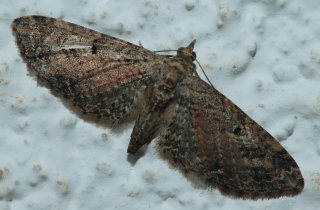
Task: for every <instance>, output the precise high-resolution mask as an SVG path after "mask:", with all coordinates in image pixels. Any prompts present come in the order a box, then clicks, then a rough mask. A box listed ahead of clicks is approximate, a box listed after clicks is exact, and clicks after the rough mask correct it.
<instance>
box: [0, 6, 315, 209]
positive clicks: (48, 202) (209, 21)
mask: <svg viewBox="0 0 320 210" xmlns="http://www.w3.org/2000/svg"><path fill="white" fill-rule="evenodd" d="M319 11H320V4H319V1H318V0H305V1H301V0H261V1H258V0H251V1H250V0H242V1H241V0H238V1H211V0H203V1H200V0H198V1H197V0H193V1H192V0H189V1H170V0H161V1H142V0H136V1H132V0H123V1H116V0H110V1H108V0H99V1H98V0H95V1H89V0H70V1H67V0H56V1H51V0H33V1H22V0H20V1H17V0H16V1H12V0H0V210H9V209H12V210H23V209H26V210H42V209H46V210H51V209H52V210H58V209H64V210H100V209H101V210H102V209H120V210H122V209H123V210H124V209H126V210H127V209H137V210H143V209H153V210H157V209H166V210H171V209H174V210H180V209H183V210H193V209H199V210H209V209H210V210H212V209H220V210H233V209H286V210H290V209H303V210H309V209H310V210H314V209H317V208H319V206H320V12H319ZM31 14H39V15H45V16H51V17H56V18H63V19H64V20H67V21H70V22H74V23H77V24H80V25H83V26H86V27H89V28H91V29H94V30H97V31H100V32H103V33H106V34H109V35H112V36H115V37H118V38H121V39H124V40H127V41H130V42H132V43H135V44H138V42H139V41H141V42H142V44H143V46H144V47H145V48H147V49H151V50H161V49H176V48H178V47H180V46H186V45H187V44H189V43H190V41H191V40H192V39H197V44H196V47H195V50H196V52H197V55H198V60H199V61H200V62H201V63H202V65H203V66H204V67H205V69H206V72H207V74H208V76H209V77H210V79H211V81H212V83H213V84H214V85H215V87H216V88H217V89H218V90H219V91H221V92H222V93H223V94H224V95H226V96H227V97H228V98H230V99H231V100H232V101H234V103H235V104H237V105H238V106H239V107H241V108H242V109H243V110H244V111H245V112H246V113H247V114H248V115H249V116H251V117H252V118H253V119H254V120H256V121H257V122H258V123H259V124H261V125H262V126H263V127H264V128H265V129H266V130H268V131H269V132H270V133H271V134H272V135H273V136H275V137H276V138H277V139H278V140H279V141H280V142H281V144H282V145H283V146H284V147H285V148H286V149H287V150H288V152H289V153H290V154H291V155H292V156H293V157H294V159H295V160H296V162H297V163H298V165H299V166H300V168H301V171H302V173H303V175H304V178H305V189H304V191H303V192H302V194H300V195H299V196H296V197H293V198H280V199H274V200H263V201H261V200H258V201H246V200H234V199H231V198H229V197H225V196H222V195H221V194H220V192H219V191H217V190H203V189H196V188H195V187H193V186H192V184H191V183H190V182H189V181H188V180H187V179H186V178H185V177H184V176H182V175H181V174H180V173H179V172H178V171H176V170H174V169H172V168H170V167H169V166H168V165H167V164H166V162H165V161H163V160H161V159H159V158H158V156H157V152H156V150H155V148H154V147H153V145H150V146H149V147H148V149H147V152H146V154H145V155H144V156H142V157H141V158H140V159H139V160H138V161H137V163H136V164H135V165H132V164H130V162H129V161H128V160H127V154H126V149H127V145H128V142H129V139H130V133H131V130H132V126H131V127H129V128H128V129H124V130H123V131H121V132H120V133H117V134H116V133H112V132H111V131H110V130H109V129H106V128H97V127H95V126H94V125H92V124H90V123H87V122H84V121H82V120H81V119H79V118H78V117H77V116H76V115H74V114H72V113H71V112H70V111H69V110H67V109H66V108H65V107H64V106H63V105H62V103H61V102H60V101H59V99H57V98H55V97H54V96H52V95H51V94H50V92H49V91H48V90H47V89H45V88H43V87H38V86H37V83H36V81H35V80H34V79H32V78H31V77H29V76H27V71H26V66H25V64H24V63H22V60H21V58H20V57H19V54H18V51H17V47H16V45H15V43H14V39H13V36H12V33H11V28H10V24H11V22H12V20H13V19H15V18H17V17H20V16H24V15H31ZM255 50H256V55H255V57H254V58H252V56H251V54H252V52H254V51H255ZM250 53H251V54H250ZM200 74H201V73H200ZM201 75H202V74H201Z"/></svg>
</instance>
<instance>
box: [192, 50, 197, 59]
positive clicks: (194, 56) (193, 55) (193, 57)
mask: <svg viewBox="0 0 320 210" xmlns="http://www.w3.org/2000/svg"><path fill="white" fill-rule="evenodd" d="M195 59H197V54H196V53H195V52H192V60H193V61H194V60H195Z"/></svg>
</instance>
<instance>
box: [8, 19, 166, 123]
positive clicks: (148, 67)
mask: <svg viewBox="0 0 320 210" xmlns="http://www.w3.org/2000/svg"><path fill="white" fill-rule="evenodd" d="M12 29H13V33H14V35H15V37H16V41H17V44H18V47H19V50H20V54H21V56H22V57H23V60H24V61H25V62H26V63H27V66H28V69H29V71H30V72H31V73H33V74H35V75H36V77H37V79H38V81H39V82H40V84H42V85H45V86H47V87H49V88H50V89H51V90H52V91H53V92H54V93H55V94H56V95H58V96H62V97H63V98H65V99H66V100H65V101H66V102H67V104H68V103H70V104H73V105H75V106H74V108H75V109H76V110H75V111H76V112H78V113H79V112H80V113H84V114H87V115H89V116H95V117H98V118H101V117H102V118H103V119H104V120H106V121H108V120H110V121H111V122H112V123H115V122H121V121H123V120H125V119H126V118H128V117H129V116H130V113H132V110H133V108H134V107H135V105H136V103H137V101H139V100H137V97H138V95H139V91H140V92H141V91H143V88H144V87H145V86H148V85H150V84H152V83H153V82H154V80H157V77H158V75H159V71H160V69H161V65H162V63H163V57H161V56H159V55H156V54H154V53H153V52H151V51H149V50H146V49H144V48H142V47H139V46H136V45H133V44H131V43H129V42H126V41H123V40H119V39H116V38H114V37H111V36H108V35H105V34H102V33H99V32H96V31H93V30H90V29H87V28H84V27H81V26H79V25H76V24H72V23H68V22H65V21H62V20H57V19H54V18H49V17H42V16H26V17H21V18H18V19H16V20H14V21H13V23H12Z"/></svg>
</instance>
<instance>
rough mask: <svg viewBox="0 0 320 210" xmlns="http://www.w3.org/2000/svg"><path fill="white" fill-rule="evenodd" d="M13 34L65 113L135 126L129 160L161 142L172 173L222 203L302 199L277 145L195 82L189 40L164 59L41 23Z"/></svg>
mask: <svg viewBox="0 0 320 210" xmlns="http://www.w3.org/2000/svg"><path fill="white" fill-rule="evenodd" d="M12 30H13V33H14V36H15V37H16V41H17V45H18V47H19V50H20V54H21V56H22V58H23V60H24V61H25V62H26V64H27V66H28V70H29V71H30V72H31V73H32V74H34V75H35V76H36V78H37V80H38V82H40V83H41V84H42V85H45V86H46V87H48V88H50V89H51V90H52V92H53V93H54V94H55V95H57V96H58V97H61V98H62V99H64V101H66V102H67V105H70V107H71V108H72V109H73V111H75V112H76V113H78V114H79V115H80V116H82V117H83V116H86V117H88V118H91V119H94V121H96V122H98V121H99V122H102V123H106V124H107V125H109V126H113V125H121V124H123V123H125V122H128V121H135V125H134V129H133V132H132V134H131V140H130V144H129V146H128V153H130V154H135V153H136V152H137V151H138V150H139V148H141V147H142V146H143V145H145V144H149V143H150V142H151V141H152V140H153V139H154V138H155V137H159V139H158V150H159V151H160V154H161V155H162V156H163V157H164V158H165V159H167V160H168V161H169V162H170V163H171V164H172V165H173V166H174V167H177V168H178V169H180V170H181V171H182V172H183V173H184V174H186V175H188V176H189V175H191V176H194V177H196V178H198V179H200V180H201V181H202V182H203V183H204V184H205V185H206V186H208V187H210V188H218V189H219V190H220V191H221V192H222V193H224V194H226V195H229V196H232V197H236V198H243V199H265V198H278V197H280V196H294V195H297V194H298V193H300V192H301V191H302V190H303V187H304V180H303V177H302V175H301V172H300V169H299V167H298V165H297V163H296V162H295V161H294V159H293V158H292V157H291V156H290V155H289V153H288V152H287V151H286V150H285V149H284V148H283V147H282V146H281V145H280V144H279V143H278V141H277V140H276V139H275V138H273V137H272V136H271V135H270V134H269V133H268V132H267V131H266V130H264V129H263V128H262V127H261V126H259V125H258V124H257V123H256V122H255V121H253V120H252V119H251V118H250V117H248V116H247V115H246V114H245V113H244V112H243V111H242V110H241V109H240V108H239V107H237V106H236V105H235V104H233V103H232V102H231V101H230V100H229V99H228V98H226V97H225V96H224V95H222V94H221V93H220V92H218V91H217V90H216V89H214V88H213V87H211V86H210V85H208V84H207V83H205V82H204V81H202V80H201V79H200V78H199V76H198V75H197V73H196V67H195V64H194V63H193V61H194V60H195V58H196V54H195V52H194V51H193V49H194V45H195V40H194V41H192V42H191V44H189V45H188V46H187V47H181V48H179V49H178V50H177V55H175V56H169V55H158V54H156V53H154V52H152V51H149V50H146V49H144V48H143V47H140V46H136V45H133V44H131V43H129V42H126V41H123V40H119V39H117V38H114V37H111V36H108V35H105V34H101V33H99V32H96V31H93V30H90V29H87V28H84V27H81V26H79V25H75V24H72V23H68V22H65V21H62V20H58V19H53V18H49V17H41V16H26V17H21V18H18V19H16V20H14V22H13V23H12ZM86 117H85V118H86Z"/></svg>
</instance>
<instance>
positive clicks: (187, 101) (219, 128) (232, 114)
mask: <svg viewBox="0 0 320 210" xmlns="http://www.w3.org/2000/svg"><path fill="white" fill-rule="evenodd" d="M166 115H167V117H166V119H167V127H166V128H165V129H164V131H163V133H162V135H161V138H160V140H159V145H158V148H159V150H160V151H161V153H162V154H163V156H164V158H166V159H168V160H169V161H170V162H171V163H172V165H173V166H175V167H178V168H179V169H180V170H182V171H183V172H185V173H187V174H191V175H193V176H196V177H198V178H200V179H201V180H202V181H203V182H204V183H205V184H206V185H207V186H210V187H213V188H218V189H219V190H220V191H221V192H222V193H224V194H226V195H230V196H233V197H237V198H244V199H258V198H262V199H264V198H277V197H280V196H293V195H296V194H298V193H300V192H301V191H302V190H303V186H304V180H303V177H302V175H301V172H300V169H299V167H298V165H297V164H296V162H295V161H294V159H293V158H292V157H291V156H290V155H289V153H288V152H287V151H286V150H285V149H284V148H283V147H282V146H281V145H280V144H279V143H278V141H277V140H276V139H274V138H273V137H272V136H271V135H270V134H269V133H268V132H267V131H266V130H264V129H263V128H262V127H261V126H259V125H258V124H257V123H256V122H255V121H253V120H252V119H251V118H250V117H248V116H247V115H246V114H245V113H244V112H243V111H242V110H241V109H240V108H238V107H237V106H236V105H235V104H233V103H232V102H231V101H230V100H229V99H227V98H226V97H225V96H223V95H222V94H221V93H219V92H218V91H217V90H215V89H213V88H212V87H211V86H209V85H208V84H207V83H205V82H203V81H202V80H201V79H199V78H198V77H190V76H188V77H186V79H184V81H183V82H182V83H180V84H179V85H178V86H177V89H176V96H175V102H173V105H172V106H171V107H170V108H169V110H168V111H167V113H166Z"/></svg>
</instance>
